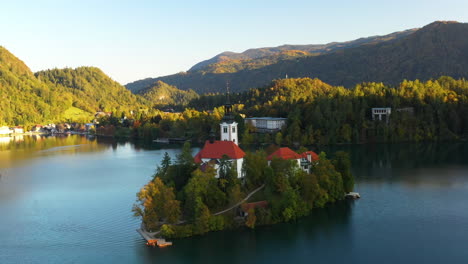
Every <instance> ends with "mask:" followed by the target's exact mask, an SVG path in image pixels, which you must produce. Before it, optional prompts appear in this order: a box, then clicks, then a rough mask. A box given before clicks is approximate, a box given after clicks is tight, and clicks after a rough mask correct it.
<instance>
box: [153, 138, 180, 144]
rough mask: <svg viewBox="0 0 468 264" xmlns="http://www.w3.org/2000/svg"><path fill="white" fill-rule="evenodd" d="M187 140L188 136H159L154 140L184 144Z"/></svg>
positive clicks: (156, 141) (162, 142)
mask: <svg viewBox="0 0 468 264" xmlns="http://www.w3.org/2000/svg"><path fill="white" fill-rule="evenodd" d="M185 141H187V139H186V138H157V139H155V140H153V142H155V143H160V144H183V143H185Z"/></svg>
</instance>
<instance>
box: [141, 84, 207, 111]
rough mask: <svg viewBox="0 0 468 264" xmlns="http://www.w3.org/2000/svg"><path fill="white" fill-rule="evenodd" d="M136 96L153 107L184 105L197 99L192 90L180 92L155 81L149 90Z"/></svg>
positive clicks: (144, 90)
mask: <svg viewBox="0 0 468 264" xmlns="http://www.w3.org/2000/svg"><path fill="white" fill-rule="evenodd" d="M137 94H138V95H141V96H142V97H143V98H145V99H146V100H148V102H149V103H151V104H152V105H155V106H163V105H186V104H188V103H189V102H190V101H191V100H193V99H195V98H198V94H197V93H196V92H194V91H193V90H188V91H182V90H179V89H177V88H176V87H174V86H172V85H169V84H167V83H164V82H162V81H157V82H156V83H154V84H153V85H152V86H151V87H150V88H146V89H143V90H140V91H138V92H137Z"/></svg>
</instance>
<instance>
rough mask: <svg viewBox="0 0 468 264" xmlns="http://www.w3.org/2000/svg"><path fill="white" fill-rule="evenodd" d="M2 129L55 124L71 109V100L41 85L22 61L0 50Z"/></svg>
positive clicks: (0, 122)
mask: <svg viewBox="0 0 468 264" xmlns="http://www.w3.org/2000/svg"><path fill="white" fill-rule="evenodd" d="M0 98H1V102H2V103H1V104H0V126H1V125H23V124H34V123H37V122H42V121H46V120H52V119H55V118H56V117H58V116H60V114H61V113H62V112H64V111H65V110H66V109H68V108H69V107H71V103H72V96H71V94H69V93H66V92H57V89H56V87H54V86H48V85H46V84H45V83H43V82H41V81H39V80H38V79H37V78H36V77H35V76H34V74H33V73H32V72H31V70H30V69H29V68H28V66H26V64H24V62H23V61H21V60H20V59H18V58H17V57H15V56H14V55H13V54H11V53H10V52H9V51H8V50H7V49H5V48H3V47H1V46H0Z"/></svg>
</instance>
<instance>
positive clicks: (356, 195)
mask: <svg viewBox="0 0 468 264" xmlns="http://www.w3.org/2000/svg"><path fill="white" fill-rule="evenodd" d="M345 197H346V198H350V199H359V198H361V195H360V194H359V193H357V192H349V193H347V194H346V195H345Z"/></svg>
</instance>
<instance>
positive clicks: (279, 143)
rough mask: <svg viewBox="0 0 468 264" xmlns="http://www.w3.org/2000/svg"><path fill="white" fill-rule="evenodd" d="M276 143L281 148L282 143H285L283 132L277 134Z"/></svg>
mask: <svg viewBox="0 0 468 264" xmlns="http://www.w3.org/2000/svg"><path fill="white" fill-rule="evenodd" d="M275 143H276V145H278V146H281V143H283V134H282V133H281V132H278V133H276V136H275Z"/></svg>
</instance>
